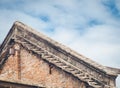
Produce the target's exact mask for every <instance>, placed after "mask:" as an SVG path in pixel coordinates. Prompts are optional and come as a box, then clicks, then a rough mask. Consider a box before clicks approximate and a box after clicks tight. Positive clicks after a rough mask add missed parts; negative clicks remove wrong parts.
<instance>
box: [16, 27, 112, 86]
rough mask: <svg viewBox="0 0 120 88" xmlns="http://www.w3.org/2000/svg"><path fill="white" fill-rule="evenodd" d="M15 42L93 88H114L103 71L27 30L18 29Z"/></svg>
mask: <svg viewBox="0 0 120 88" xmlns="http://www.w3.org/2000/svg"><path fill="white" fill-rule="evenodd" d="M15 42H18V43H20V44H22V46H24V47H25V48H27V49H28V50H30V51H33V52H34V53H36V54H37V55H39V56H41V57H42V58H43V59H45V60H47V61H49V62H50V63H52V64H54V65H56V66H57V67H59V68H61V69H63V70H65V71H66V72H68V73H71V74H73V75H74V76H75V77H77V78H79V79H80V80H82V81H84V82H87V83H88V84H89V85H90V86H92V87H94V88H114V87H113V86H111V85H110V83H109V82H110V80H111V79H110V78H112V77H110V76H109V75H107V74H106V73H105V72H104V71H103V70H101V69H97V68H95V67H93V66H91V65H89V64H87V63H85V62H84V61H82V60H80V59H78V58H77V57H75V56H74V55H70V54H69V53H66V52H65V51H63V50H61V49H59V48H58V47H56V46H54V45H52V44H50V43H49V42H47V41H46V40H44V39H42V38H40V37H39V36H36V35H35V34H33V33H31V32H29V31H27V30H23V29H22V28H20V27H18V28H17V33H16V35H15ZM113 80H114V78H113Z"/></svg>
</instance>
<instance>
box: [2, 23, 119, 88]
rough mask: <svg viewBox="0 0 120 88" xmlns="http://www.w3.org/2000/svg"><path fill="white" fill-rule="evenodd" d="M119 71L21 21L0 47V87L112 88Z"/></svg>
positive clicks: (15, 24) (13, 27) (14, 26)
mask: <svg viewBox="0 0 120 88" xmlns="http://www.w3.org/2000/svg"><path fill="white" fill-rule="evenodd" d="M119 73H120V70H119V69H116V68H111V67H106V66H102V65H100V64H98V63H96V62H94V61H92V60H90V59H89V58H86V57H85V56H83V55H80V54H78V53H77V52H75V51H73V50H71V49H70V48H68V47H66V46H64V45H62V44H60V43H58V42H56V41H54V40H52V39H50V38H48V37H47V36H45V35H43V34H41V33H39V32H36V31H35V30H33V29H32V28H30V27H28V26H26V25H25V24H23V23H21V22H15V23H14V24H13V26H12V28H11V29H10V31H9V33H8V35H7V36H6V38H5V40H4V41H3V43H2V44H1V46H0V88H115V79H116V77H117V75H118V74H119Z"/></svg>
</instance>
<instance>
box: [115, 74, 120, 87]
mask: <svg viewBox="0 0 120 88" xmlns="http://www.w3.org/2000/svg"><path fill="white" fill-rule="evenodd" d="M116 87H117V88H119V87H120V75H118V77H117V79H116Z"/></svg>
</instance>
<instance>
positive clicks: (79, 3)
mask: <svg viewBox="0 0 120 88" xmlns="http://www.w3.org/2000/svg"><path fill="white" fill-rule="evenodd" d="M15 21H21V22H23V23H25V24H27V25H29V26H31V27H32V28H34V29H36V30H37V31H39V32H42V33H44V34H46V35H47V36H49V37H51V38H52V39H54V40H56V41H58V42H60V43H62V44H64V45H66V46H68V47H70V48H72V49H73V50H75V51H77V52H79V53H81V54H83V55H85V56H87V57H89V58H91V59H92V60H94V61H96V62H98V63H100V64H102V65H105V66H111V67H117V68H120V0H0V42H1V43H2V41H3V40H4V38H5V36H6V34H7V33H8V31H9V30H10V28H11V26H12V24H13V22H15ZM117 80H118V81H117V86H118V87H119V88H120V84H119V83H118V82H120V78H118V79H117Z"/></svg>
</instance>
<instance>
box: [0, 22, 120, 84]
mask: <svg viewBox="0 0 120 88" xmlns="http://www.w3.org/2000/svg"><path fill="white" fill-rule="evenodd" d="M12 39H14V41H15V42H18V43H21V44H23V46H26V47H27V48H28V50H33V51H34V52H36V53H37V54H41V52H42V51H41V52H40V49H41V50H42V48H41V47H42V46H44V47H47V48H45V49H43V51H45V53H44V54H45V55H46V56H48V57H52V58H53V57H55V58H57V61H56V62H54V61H55V60H54V61H53V60H49V58H48V57H46V56H44V55H43V54H42V56H43V58H45V59H46V58H48V59H46V60H48V61H49V62H50V63H53V64H55V65H56V66H58V67H60V68H62V69H63V70H65V71H67V72H69V73H71V74H73V72H72V70H66V68H65V67H62V65H59V63H60V62H63V63H64V64H66V65H69V67H71V68H72V67H73V68H74V69H77V70H74V71H79V70H81V69H82V68H80V66H86V67H87V68H89V69H88V70H91V71H95V72H96V73H97V72H98V73H99V74H101V75H103V74H105V75H108V76H115V77H116V76H117V74H118V73H119V72H120V70H119V69H116V70H113V71H112V70H111V69H110V68H108V67H105V66H102V65H100V64H98V63H96V62H94V61H93V60H91V59H89V58H87V57H85V56H83V55H81V54H79V53H77V52H75V51H74V50H71V49H70V48H68V47H66V46H64V45H62V44H60V43H58V42H56V41H54V40H52V39H51V38H49V37H47V36H45V35H43V34H42V33H40V32H37V31H35V30H34V29H32V28H31V27H29V26H27V25H25V24H23V23H21V22H18V21H17V22H15V23H14V24H13V26H12V28H11V30H10V31H9V33H8V35H7V37H6V38H5V40H4V42H3V43H2V45H1V46H0V55H2V53H3V51H5V50H6V47H7V46H8V45H9V42H10V41H11V40H12ZM23 40H24V41H23ZM25 42H26V43H25ZM42 42H44V43H42ZM41 43H42V44H41ZM30 44H32V45H30ZM33 45H35V46H33ZM32 47H37V48H40V49H39V50H37V48H36V49H35V48H34V49H33V48H32ZM55 52H58V53H57V54H56V53H55ZM59 54H60V55H59ZM0 59H2V58H0ZM76 64H77V65H76ZM80 64H82V65H80ZM83 70H87V69H86V68H84V69H83ZM86 72H87V71H86ZM74 74H75V73H74ZM74 74H73V75H74ZM87 75H88V74H87ZM89 75H90V74H89ZM78 78H79V77H78ZM96 80H99V79H96ZM102 85H103V84H102Z"/></svg>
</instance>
